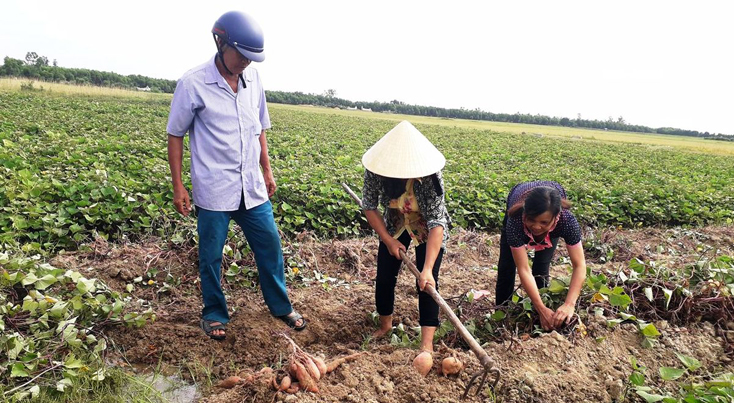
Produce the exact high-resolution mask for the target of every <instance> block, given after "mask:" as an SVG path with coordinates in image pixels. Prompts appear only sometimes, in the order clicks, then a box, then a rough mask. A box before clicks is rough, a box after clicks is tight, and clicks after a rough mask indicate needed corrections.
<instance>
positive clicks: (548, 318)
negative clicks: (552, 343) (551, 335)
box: [537, 305, 556, 330]
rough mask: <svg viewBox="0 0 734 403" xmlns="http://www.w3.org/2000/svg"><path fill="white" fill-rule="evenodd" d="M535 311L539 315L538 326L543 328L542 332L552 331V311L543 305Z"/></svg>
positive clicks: (553, 327) (553, 326)
mask: <svg viewBox="0 0 734 403" xmlns="http://www.w3.org/2000/svg"><path fill="white" fill-rule="evenodd" d="M537 311H538V314H540V325H541V326H542V327H543V330H553V329H555V328H556V327H555V325H554V323H553V315H554V314H555V313H554V312H553V310H552V309H550V308H548V307H547V306H545V305H543V306H541V307H540V308H538V309H537Z"/></svg>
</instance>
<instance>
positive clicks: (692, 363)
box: [675, 353, 701, 371]
mask: <svg viewBox="0 0 734 403" xmlns="http://www.w3.org/2000/svg"><path fill="white" fill-rule="evenodd" d="M675 356H676V357H678V359H679V360H680V362H682V363H683V365H685V366H686V368H688V370H689V371H695V370H697V369H699V368H701V362H700V361H698V360H697V359H695V358H693V357H688V356H686V355H683V354H678V353H675Z"/></svg>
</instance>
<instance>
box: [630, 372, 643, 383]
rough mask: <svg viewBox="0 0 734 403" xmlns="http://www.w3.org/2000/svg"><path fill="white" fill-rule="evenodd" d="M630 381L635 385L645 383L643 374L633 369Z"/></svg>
mask: <svg viewBox="0 0 734 403" xmlns="http://www.w3.org/2000/svg"><path fill="white" fill-rule="evenodd" d="M630 382H631V383H632V384H633V385H635V386H642V385H644V384H645V375H642V374H641V373H639V372H637V371H635V372H633V373H631V374H630Z"/></svg>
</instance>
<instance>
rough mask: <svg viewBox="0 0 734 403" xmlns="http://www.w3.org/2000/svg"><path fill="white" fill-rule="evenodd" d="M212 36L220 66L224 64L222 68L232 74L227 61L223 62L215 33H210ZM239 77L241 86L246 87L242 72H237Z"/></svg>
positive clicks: (222, 54) (221, 51)
mask: <svg viewBox="0 0 734 403" xmlns="http://www.w3.org/2000/svg"><path fill="white" fill-rule="evenodd" d="M212 37H213V38H214V44H215V45H217V57H219V61H220V62H221V63H222V66H224V70H226V71H227V73H228V74H234V73H232V72H231V71H230V70H229V69H228V68H227V63H225V62H224V51H223V50H222V47H221V46H220V45H219V42H218V41H217V34H212ZM239 78H240V81H242V87H243V88H247V84H245V79H244V78H242V74H239Z"/></svg>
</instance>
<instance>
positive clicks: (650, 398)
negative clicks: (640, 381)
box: [635, 389, 668, 403]
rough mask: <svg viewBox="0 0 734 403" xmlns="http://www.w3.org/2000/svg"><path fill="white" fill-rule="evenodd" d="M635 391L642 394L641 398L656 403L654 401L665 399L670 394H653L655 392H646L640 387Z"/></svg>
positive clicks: (648, 402)
mask: <svg viewBox="0 0 734 403" xmlns="http://www.w3.org/2000/svg"><path fill="white" fill-rule="evenodd" d="M635 392H637V394H638V395H639V396H640V397H641V398H643V399H645V401H646V402H647V403H654V402H659V401H661V400H663V399H665V398H666V397H668V396H663V395H653V394H651V393H647V392H645V391H642V390H639V389H638V390H636V391H635Z"/></svg>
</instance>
